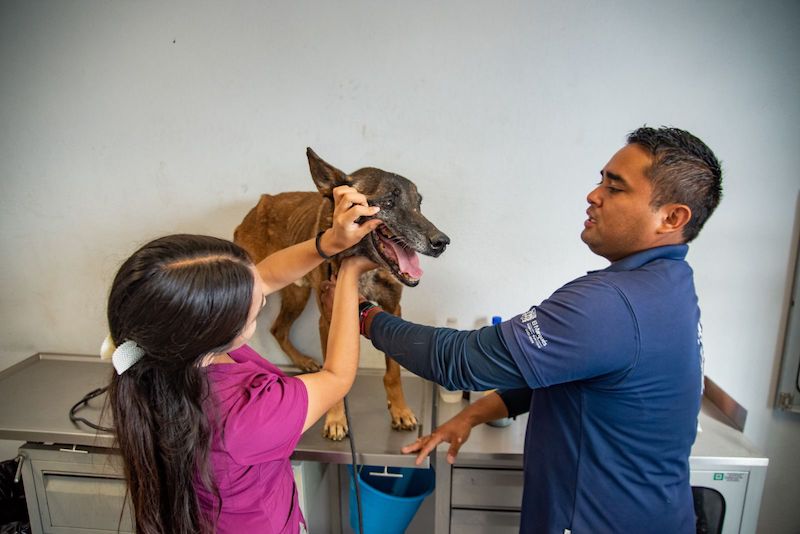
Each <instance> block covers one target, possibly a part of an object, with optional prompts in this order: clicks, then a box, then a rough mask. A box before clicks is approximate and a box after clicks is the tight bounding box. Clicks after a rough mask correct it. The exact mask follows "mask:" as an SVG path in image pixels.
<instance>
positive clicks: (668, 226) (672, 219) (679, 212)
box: [659, 204, 692, 234]
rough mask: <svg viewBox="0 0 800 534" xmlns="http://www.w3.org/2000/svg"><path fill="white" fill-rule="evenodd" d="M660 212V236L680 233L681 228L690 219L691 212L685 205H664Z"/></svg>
mask: <svg viewBox="0 0 800 534" xmlns="http://www.w3.org/2000/svg"><path fill="white" fill-rule="evenodd" d="M661 212H662V213H663V217H662V219H661V227H660V228H659V233H662V234H669V233H672V232H681V233H682V232H683V227H684V226H686V225H687V224H688V223H689V221H690V220H691V219H692V210H691V208H689V206H687V205H686V204H666V205H664V206H661Z"/></svg>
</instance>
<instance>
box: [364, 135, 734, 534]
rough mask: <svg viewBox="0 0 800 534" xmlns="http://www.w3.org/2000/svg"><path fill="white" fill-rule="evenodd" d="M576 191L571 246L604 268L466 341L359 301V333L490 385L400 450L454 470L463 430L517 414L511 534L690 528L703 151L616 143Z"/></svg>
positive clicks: (706, 167)
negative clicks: (578, 208) (694, 255)
mask: <svg viewBox="0 0 800 534" xmlns="http://www.w3.org/2000/svg"><path fill="white" fill-rule="evenodd" d="M600 175H601V181H600V183H599V184H598V186H597V187H596V188H595V189H594V190H593V191H591V192H590V193H589V195H588V197H587V200H588V202H589V208H588V209H587V210H586V212H587V215H588V218H587V220H586V221H585V222H584V229H583V232H582V233H581V239H582V240H583V241H584V242H585V243H586V244H587V245H588V246H589V248H590V249H591V250H592V252H594V253H595V254H598V255H600V256H602V257H604V258H606V259H608V260H609V261H610V262H611V265H609V267H607V268H606V269H603V270H601V271H593V272H590V273H588V274H587V275H586V276H583V277H581V278H578V279H577V280H573V281H572V282H569V283H568V284H566V285H564V286H563V287H562V288H560V289H558V290H557V291H556V292H555V293H553V295H552V296H551V297H550V298H548V299H547V300H545V301H544V302H542V303H541V304H539V305H538V306H533V307H532V308H530V310H528V311H526V312H524V313H522V314H520V315H518V316H516V317H514V318H513V319H511V320H509V321H506V322H504V323H502V324H500V325H497V326H494V327H486V328H483V329H480V330H477V331H456V330H451V329H446V328H432V327H427V326H420V325H415V324H413V323H409V322H407V321H403V320H402V319H399V318H397V317H394V316H392V315H390V314H388V313H382V310H381V309H380V308H377V307H372V306H371V304H370V303H363V304H362V313H361V317H362V322H363V324H362V331H363V332H367V333H368V334H369V337H370V339H372V342H373V344H374V345H375V347H377V348H378V349H380V350H382V351H384V352H385V353H387V354H389V355H390V356H391V357H393V358H395V359H396V360H397V361H398V362H400V364H401V365H403V366H404V367H406V368H407V369H409V370H410V371H412V372H414V373H416V374H418V375H420V376H423V377H425V378H428V379H430V380H433V381H435V382H437V383H439V384H442V385H444V386H446V387H449V388H451V389H465V390H473V391H480V390H486V389H491V388H504V389H503V390H502V391H500V392H499V393H496V394H492V395H489V396H486V397H484V398H483V399H481V400H480V401H478V402H476V403H474V404H471V405H470V406H469V407H467V408H465V409H464V410H463V411H462V412H461V413H459V414H458V415H457V416H456V417H454V418H453V419H451V420H450V421H448V422H446V423H444V424H443V425H441V426H440V427H439V428H437V429H436V430H434V432H433V433H432V434H430V435H428V436H425V437H423V438H420V439H419V440H417V441H416V442H415V443H413V444H411V445H409V446H407V447H405V448H404V449H403V450H404V452H417V453H418V462H421V461H422V459H423V458H424V457H425V456H427V455H428V454H429V453H430V452H431V451H432V450H433V449H434V448H435V447H436V446H437V445H438V444H439V443H441V442H442V441H447V442H449V443H450V444H451V446H450V451H449V454H448V460H449V461H450V462H451V463H452V462H453V461H454V460H455V456H456V454H457V453H458V449H459V447H460V446H461V444H463V442H464V441H466V439H467V438H468V436H469V432H470V429H471V428H472V427H473V426H475V425H477V424H479V423H482V422H486V421H490V420H493V419H498V418H502V417H506V416H509V415H516V414H519V413H523V412H525V411H528V410H530V412H531V417H530V418H529V423H528V431H527V434H526V440H525V454H524V468H525V488H524V493H523V502H522V526H521V532H525V533H527V532H536V533H538V532H542V533H558V534H562V533H568V532H572V533H573V534H583V533H605V532H624V533H633V532H647V533H655V532H663V533H670V534H674V533H690V532H694V531H695V525H694V522H695V520H694V509H693V504H692V494H691V488H690V486H689V452H690V450H691V446H692V443H693V442H694V438H695V433H696V428H697V426H696V424H697V423H696V422H697V414H698V412H699V409H700V396H701V388H702V386H701V384H702V379H703V369H702V366H703V355H702V354H703V349H702V339H701V327H700V310H699V308H698V306H697V296H696V294H695V288H694V282H693V275H692V269H691V267H689V265H688V264H687V263H686V261H685V257H686V253H687V251H688V246H687V243H688V242H690V241H691V240H692V239H694V238H695V237H696V236H697V234H698V232H699V231H700V229H701V228H702V227H703V224H704V223H705V221H706V220H707V219H708V217H709V216H710V215H711V213H712V212H713V211H714V209H715V208H716V206H717V204H718V203H719V199H720V196H721V193H722V187H721V181H722V176H721V170H720V165H719V162H718V161H717V159H716V157H715V156H714V154H713V153H712V152H711V150H710V149H709V148H708V147H707V146H706V145H705V144H704V143H703V142H702V141H700V140H699V139H697V138H696V137H694V136H693V135H691V134H690V133H688V132H686V131H683V130H679V129H675V128H660V129H653V128H646V127H645V128H640V129H638V130H636V131H634V132H633V133H631V134H630V135H629V136H628V144H627V145H626V146H625V147H623V148H622V149H621V150H619V151H618V152H617V153H616V154H614V156H613V157H612V158H611V160H610V161H609V162H608V163H607V164H606V165H605V167H604V168H603V170H602V171H601V172H600Z"/></svg>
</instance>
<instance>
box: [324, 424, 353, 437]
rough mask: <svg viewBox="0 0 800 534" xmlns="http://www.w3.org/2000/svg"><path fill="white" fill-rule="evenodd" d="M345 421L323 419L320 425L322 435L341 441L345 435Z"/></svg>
mask: <svg viewBox="0 0 800 534" xmlns="http://www.w3.org/2000/svg"><path fill="white" fill-rule="evenodd" d="M347 431H348V429H347V421H327V420H326V421H325V425H324V426H323V427H322V437H324V438H327V439H330V440H333V441H342V440H343V439H344V438H345V437H347Z"/></svg>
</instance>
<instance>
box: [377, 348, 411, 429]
mask: <svg viewBox="0 0 800 534" xmlns="http://www.w3.org/2000/svg"><path fill="white" fill-rule="evenodd" d="M383 387H384V388H385V389H386V403H387V404H388V405H389V414H390V415H391V417H392V428H393V429H395V430H414V429H415V428H417V416H416V415H414V412H413V411H412V410H411V408H409V407H408V404H406V397H405V395H404V394H403V384H402V383H401V382H400V364H399V363H397V362H396V361H395V360H393V359H392V358H390V357H389V356H386V373H385V374H384V375H383Z"/></svg>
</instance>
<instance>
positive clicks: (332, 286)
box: [319, 256, 378, 320]
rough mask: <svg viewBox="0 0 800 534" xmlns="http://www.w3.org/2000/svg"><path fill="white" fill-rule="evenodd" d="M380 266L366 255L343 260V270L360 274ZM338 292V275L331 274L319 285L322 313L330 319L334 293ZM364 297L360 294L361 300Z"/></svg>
mask: <svg viewBox="0 0 800 534" xmlns="http://www.w3.org/2000/svg"><path fill="white" fill-rule="evenodd" d="M377 267H378V264H377V263H374V262H373V261H372V260H371V259H369V258H366V257H364V256H349V257H347V258H345V259H344V260H342V265H341V268H340V269H341V270H353V271H355V272H356V274H358V275H362V274H364V273H365V272H367V271H371V270H372V269H375V268H377ZM335 292H336V275H335V274H334V275H333V276H331V279H330V280H324V281H323V282H322V283H321V284H320V285H319V293H320V301H321V303H322V313H323V315H324V316H325V317H327V318H328V320H330V318H331V313H332V312H333V295H334V293H335ZM362 300H366V299H364V297H362V296H360V295H359V302H360V301H362Z"/></svg>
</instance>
